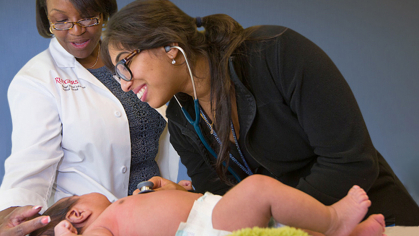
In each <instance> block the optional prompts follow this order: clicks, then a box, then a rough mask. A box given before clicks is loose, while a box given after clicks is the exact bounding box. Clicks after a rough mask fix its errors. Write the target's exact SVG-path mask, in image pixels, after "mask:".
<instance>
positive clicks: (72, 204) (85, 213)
mask: <svg viewBox="0 0 419 236" xmlns="http://www.w3.org/2000/svg"><path fill="white" fill-rule="evenodd" d="M110 204H111V202H109V200H108V199H107V198H106V197H105V196H104V195H102V194H100V193H90V194H85V195H82V196H72V197H66V198H63V199H60V200H59V201H57V202H56V203H55V204H53V205H52V206H51V207H49V208H48V209H47V210H46V211H45V212H44V214H42V215H47V216H50V217H51V222H50V223H49V224H48V225H46V226H45V227H43V228H40V229H38V230H36V231H34V232H32V233H31V234H30V236H37V235H54V227H55V226H56V225H57V224H58V223H60V222H61V221H62V220H67V221H69V222H70V223H71V224H73V226H74V227H75V228H76V229H77V232H78V233H79V234H81V233H83V231H84V230H85V229H86V228H87V227H88V226H89V225H91V224H92V223H93V222H94V221H95V220H96V219H97V217H98V216H99V215H100V214H101V213H102V212H103V211H104V210H105V209H106V208H107V207H108V206H109V205H110Z"/></svg>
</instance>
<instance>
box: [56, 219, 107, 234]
mask: <svg viewBox="0 0 419 236" xmlns="http://www.w3.org/2000/svg"><path fill="white" fill-rule="evenodd" d="M54 233H55V235H56V236H74V235H78V234H77V230H76V228H74V226H73V225H72V224H71V223H70V222H68V221H67V220H63V221H61V222H60V223H59V224H58V225H56V226H55V228H54ZM82 235H86V236H87V235H90V236H96V235H100V236H108V235H109V236H112V233H111V232H110V231H109V230H108V229H105V228H95V229H92V230H89V232H88V233H87V234H85V233H84V234H82Z"/></svg>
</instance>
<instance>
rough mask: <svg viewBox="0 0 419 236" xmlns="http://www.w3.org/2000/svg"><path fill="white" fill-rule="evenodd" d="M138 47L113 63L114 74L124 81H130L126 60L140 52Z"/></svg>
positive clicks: (129, 71) (130, 73)
mask: <svg viewBox="0 0 419 236" xmlns="http://www.w3.org/2000/svg"><path fill="white" fill-rule="evenodd" d="M140 52H141V50H140V49H135V50H134V51H132V52H131V53H130V54H128V56H126V57H125V58H124V59H122V60H120V61H119V62H118V63H116V65H115V74H116V76H117V77H118V78H119V79H123V80H125V81H127V82H128V81H131V80H132V72H131V70H130V69H129V67H128V62H129V61H130V60H131V59H132V58H133V57H134V56H135V55H137V54H138V53H140Z"/></svg>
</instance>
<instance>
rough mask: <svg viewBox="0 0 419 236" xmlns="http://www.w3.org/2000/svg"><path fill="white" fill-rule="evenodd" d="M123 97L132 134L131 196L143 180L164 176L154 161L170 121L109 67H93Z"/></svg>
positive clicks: (98, 76) (108, 85)
mask: <svg viewBox="0 0 419 236" xmlns="http://www.w3.org/2000/svg"><path fill="white" fill-rule="evenodd" d="M89 71H90V73H92V74H93V75H94V76H95V77H96V78H97V79H98V80H99V81H100V82H102V83H103V84H104V85H105V86H106V87H107V88H108V89H109V90H110V91H111V92H112V93H113V94H114V95H115V97H117V98H118V99H119V101H120V102H121V104H122V106H123V107H124V109H125V113H126V114H127V118H128V123H129V130H130V137H131V168H130V178H129V187H128V195H131V194H132V192H133V191H134V190H136V189H137V184H138V183H139V182H141V181H145V180H148V179H150V178H151V177H153V176H156V175H160V170H159V167H158V165H157V163H156V161H155V160H154V159H155V157H156V155H157V152H158V149H159V138H160V135H161V133H162V132H163V130H164V128H165V126H166V121H165V120H164V118H163V117H162V116H161V115H160V114H159V113H158V112H157V111H156V110H155V109H153V108H151V107H150V106H149V105H148V103H145V102H141V100H140V99H138V98H137V95H135V94H134V93H133V92H132V91H130V92H127V93H125V92H124V91H122V89H121V85H120V84H119V83H118V82H117V81H116V80H115V79H114V78H113V76H112V73H111V72H110V71H109V70H108V69H107V68H106V67H101V68H98V69H89Z"/></svg>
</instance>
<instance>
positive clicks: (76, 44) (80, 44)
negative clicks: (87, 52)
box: [71, 39, 90, 49]
mask: <svg viewBox="0 0 419 236" xmlns="http://www.w3.org/2000/svg"><path fill="white" fill-rule="evenodd" d="M89 42H90V39H88V40H86V41H78V42H72V43H71V45H73V46H74V47H75V48H79V49H80V48H85V47H86V46H87V44H89Z"/></svg>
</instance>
